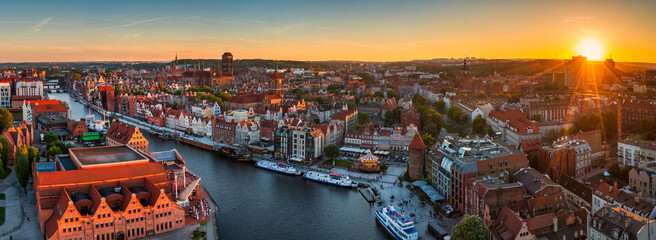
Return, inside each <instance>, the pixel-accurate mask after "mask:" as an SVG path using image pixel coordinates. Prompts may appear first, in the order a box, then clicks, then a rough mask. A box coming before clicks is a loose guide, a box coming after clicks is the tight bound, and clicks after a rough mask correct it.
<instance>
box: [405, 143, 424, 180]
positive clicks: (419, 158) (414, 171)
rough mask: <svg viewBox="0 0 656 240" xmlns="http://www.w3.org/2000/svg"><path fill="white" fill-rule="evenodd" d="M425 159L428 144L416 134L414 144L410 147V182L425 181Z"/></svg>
mask: <svg viewBox="0 0 656 240" xmlns="http://www.w3.org/2000/svg"><path fill="white" fill-rule="evenodd" d="M425 159H426V144H424V140H422V139H421V136H419V134H415V137H414V138H413V139H412V142H410V145H408V176H409V177H410V180H412V181H415V180H421V179H424V169H425V165H426V163H425Z"/></svg>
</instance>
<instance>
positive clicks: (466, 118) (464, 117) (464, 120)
mask: <svg viewBox="0 0 656 240" xmlns="http://www.w3.org/2000/svg"><path fill="white" fill-rule="evenodd" d="M467 122H469V116H467V114H464V113H462V114H460V117H458V123H460V124H465V123H467Z"/></svg>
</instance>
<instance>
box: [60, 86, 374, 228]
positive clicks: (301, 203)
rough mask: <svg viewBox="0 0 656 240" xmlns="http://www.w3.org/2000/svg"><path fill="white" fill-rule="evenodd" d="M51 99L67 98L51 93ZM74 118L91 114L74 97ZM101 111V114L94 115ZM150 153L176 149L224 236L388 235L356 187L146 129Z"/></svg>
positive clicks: (72, 107) (72, 102)
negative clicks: (278, 169)
mask: <svg viewBox="0 0 656 240" xmlns="http://www.w3.org/2000/svg"><path fill="white" fill-rule="evenodd" d="M50 98H51V99H59V100H64V101H66V99H68V98H69V96H68V94H66V93H52V94H50ZM69 105H70V106H71V117H72V118H76V119H79V118H80V117H84V116H86V115H87V111H88V110H87V108H86V107H84V105H82V104H80V103H77V102H74V101H73V99H72V98H71V99H70V102H69ZM96 115H97V116H99V115H98V114H96ZM144 136H145V137H146V138H147V139H148V141H150V144H149V150H150V151H151V152H157V151H164V150H170V149H173V148H175V149H177V150H178V152H180V154H181V155H182V156H183V157H184V159H185V161H186V162H187V168H188V169H189V170H191V171H192V172H194V173H196V174H198V175H199V176H201V178H202V180H201V186H202V187H203V188H205V189H206V190H207V191H208V192H209V193H210V195H212V198H214V200H215V201H216V203H217V204H218V205H219V208H220V211H219V214H218V225H219V238H221V239H385V233H384V232H383V230H382V229H381V228H380V227H379V226H377V225H376V221H375V220H374V209H373V207H372V205H370V204H369V203H367V201H365V199H364V198H363V197H362V196H361V195H360V193H358V192H357V191H356V190H353V189H344V188H337V187H333V186H329V185H324V184H320V183H316V182H309V181H305V180H303V179H302V178H300V177H291V176H286V175H282V174H278V173H274V172H269V171H266V170H263V169H259V168H255V167H254V166H253V165H252V164H250V163H241V162H236V161H233V160H230V159H226V158H224V157H223V156H221V155H219V154H218V153H216V152H212V151H208V150H204V149H200V148H197V147H194V146H191V145H187V144H183V143H180V142H177V141H174V140H165V139H161V138H159V137H157V136H154V135H152V134H148V133H144Z"/></svg>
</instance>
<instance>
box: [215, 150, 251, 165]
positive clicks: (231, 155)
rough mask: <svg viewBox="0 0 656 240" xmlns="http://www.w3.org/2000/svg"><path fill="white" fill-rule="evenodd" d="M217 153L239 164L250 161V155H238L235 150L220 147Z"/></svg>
mask: <svg viewBox="0 0 656 240" xmlns="http://www.w3.org/2000/svg"><path fill="white" fill-rule="evenodd" d="M219 152H220V153H221V154H223V156H226V157H228V158H232V159H235V160H237V161H240V162H250V161H251V160H252V159H251V156H250V155H248V154H240V153H239V152H238V151H237V150H234V149H231V148H226V147H222V148H221V149H220V151H219Z"/></svg>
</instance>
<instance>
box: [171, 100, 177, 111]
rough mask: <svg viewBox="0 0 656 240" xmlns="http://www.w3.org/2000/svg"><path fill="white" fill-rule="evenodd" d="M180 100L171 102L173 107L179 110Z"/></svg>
mask: <svg viewBox="0 0 656 240" xmlns="http://www.w3.org/2000/svg"><path fill="white" fill-rule="evenodd" d="M178 105H179V103H178V101H175V102H174V103H173V104H171V108H172V109H175V110H177V109H178Z"/></svg>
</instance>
